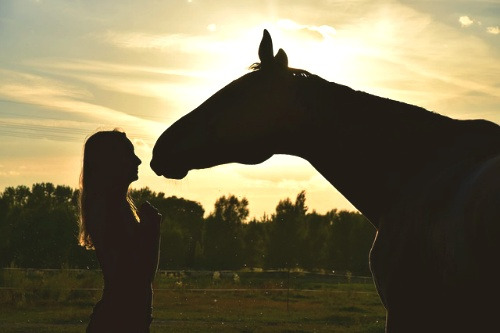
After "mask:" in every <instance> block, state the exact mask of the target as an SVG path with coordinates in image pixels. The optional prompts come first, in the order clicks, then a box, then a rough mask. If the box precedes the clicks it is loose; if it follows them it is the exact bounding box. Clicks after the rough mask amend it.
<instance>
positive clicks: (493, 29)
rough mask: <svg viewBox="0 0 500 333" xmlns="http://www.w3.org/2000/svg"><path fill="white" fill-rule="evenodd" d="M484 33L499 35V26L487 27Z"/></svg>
mask: <svg viewBox="0 0 500 333" xmlns="http://www.w3.org/2000/svg"><path fill="white" fill-rule="evenodd" d="M486 31H487V32H488V33H490V34H492V35H498V34H500V26H496V27H488V28H486Z"/></svg>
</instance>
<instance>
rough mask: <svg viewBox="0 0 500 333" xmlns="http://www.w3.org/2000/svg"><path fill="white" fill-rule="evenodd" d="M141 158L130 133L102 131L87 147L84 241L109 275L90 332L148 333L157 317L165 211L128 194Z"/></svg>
mask: <svg viewBox="0 0 500 333" xmlns="http://www.w3.org/2000/svg"><path fill="white" fill-rule="evenodd" d="M139 164H141V160H140V159H139V158H138V157H137V156H136V155H135V153H134V146H133V145H132V143H131V142H130V140H129V139H127V137H126V135H125V133H123V132H120V131H118V130H114V131H102V132H97V133H95V134H93V135H92V136H90V137H89V138H88V139H87V141H86V143H85V147H84V152H83V168H82V174H81V179H80V235H79V242H80V245H82V246H85V247H86V248H89V249H92V248H93V249H95V250H96V254H97V258H98V260H99V264H100V266H101V269H102V272H103V275H104V290H103V294H102V298H101V300H100V301H99V302H98V303H97V304H96V306H95V307H94V311H93V313H92V315H91V319H90V323H89V325H88V327H87V333H94V332H103V333H115V332H116V333H118V332H119V333H127V332H129V333H145V332H149V326H150V323H151V319H152V316H151V315H152V308H151V306H152V287H151V284H152V281H153V278H154V275H155V273H156V269H157V266H158V251H159V243H160V222H161V215H160V214H158V211H157V210H156V209H155V208H154V207H152V206H151V205H150V204H149V203H146V204H143V205H142V206H141V208H140V209H139V211H137V210H136V208H135V206H134V204H133V202H132V200H131V199H130V197H129V196H128V189H129V185H130V184H131V183H132V182H133V181H135V180H137V179H138V175H137V173H138V167H139Z"/></svg>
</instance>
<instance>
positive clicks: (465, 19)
mask: <svg viewBox="0 0 500 333" xmlns="http://www.w3.org/2000/svg"><path fill="white" fill-rule="evenodd" d="M458 21H459V22H460V24H462V27H465V28H467V27H469V26H471V25H472V24H473V23H474V21H473V20H471V19H470V17H468V16H460V18H459V19H458Z"/></svg>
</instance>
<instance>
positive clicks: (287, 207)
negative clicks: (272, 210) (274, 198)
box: [267, 191, 307, 268]
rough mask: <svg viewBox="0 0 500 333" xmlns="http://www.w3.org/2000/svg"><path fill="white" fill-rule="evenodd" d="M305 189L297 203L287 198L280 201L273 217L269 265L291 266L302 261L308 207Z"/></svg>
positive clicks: (275, 266) (299, 195) (278, 266)
mask: <svg viewBox="0 0 500 333" xmlns="http://www.w3.org/2000/svg"><path fill="white" fill-rule="evenodd" d="M305 201H306V194H305V191H302V192H300V193H299V194H298V195H297V198H296V199H295V203H292V201H291V200H290V199H289V198H287V199H285V200H282V201H280V202H279V203H278V206H277V207H276V214H275V215H273V217H272V227H271V234H270V240H269V256H268V262H267V264H268V266H269V267H274V268H291V267H295V266H298V265H299V263H300V262H301V261H302V254H303V246H304V240H305V232H306V228H305V220H306V218H305V217H306V212H307V207H306V205H305Z"/></svg>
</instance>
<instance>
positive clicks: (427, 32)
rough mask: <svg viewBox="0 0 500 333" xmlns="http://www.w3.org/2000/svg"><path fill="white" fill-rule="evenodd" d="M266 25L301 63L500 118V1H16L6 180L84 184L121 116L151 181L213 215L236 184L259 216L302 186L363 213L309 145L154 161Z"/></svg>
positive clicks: (144, 177) (441, 107) (6, 27)
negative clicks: (94, 138)
mask: <svg viewBox="0 0 500 333" xmlns="http://www.w3.org/2000/svg"><path fill="white" fill-rule="evenodd" d="M264 28H266V29H268V30H269V31H270V33H271V35H272V37H273V41H274V45H275V48H276V50H277V49H278V48H280V47H281V48H283V49H284V50H285V51H286V52H287V54H288V57H289V64H290V66H292V67H297V68H303V69H306V70H308V71H310V72H312V73H314V74H318V75H319V76H321V77H323V78H325V79H327V80H329V81H335V82H337V83H340V84H345V85H348V86H350V87H352V88H354V89H356V90H362V91H366V92H369V93H372V94H376V95H379V96H383V97H388V98H391V99H395V100H400V101H404V102H407V103H410V104H415V105H419V106H422V107H424V108H426V109H429V110H433V111H435V112H438V113H441V114H445V115H447V116H450V117H454V118H459V119H473V118H484V119H488V120H491V121H493V122H496V123H500V0H492V1H481V0H477V1H476V0H468V1H460V0H437V1H431V0H422V1H417V0H413V1H412V0H399V1H396V0H378V1H372V0H353V1H345V0H330V1H328V0H324V1H319V0H299V1H292V0H289V1H273V0H253V1H240V0H231V1H230V0H219V1H215V0H213V1H208V0H179V1H176V0H171V1H159V0H157V1H118V0H117V1H103V0H99V1H97V0H86V1H83V0H81V1H62V0H60V1H57V0H0V191H2V190H3V189H4V188H5V187H6V186H17V185H27V186H31V185H32V184H33V183H36V182H52V183H54V184H61V185H69V186H71V187H77V186H78V177H79V174H80V165H81V154H82V147H83V143H84V140H85V138H86V137H87V136H88V135H89V134H92V133H93V132H95V131H96V130H97V129H113V128H115V127H119V128H121V129H123V130H124V131H125V132H126V133H127V134H128V136H129V137H130V138H131V139H132V141H133V142H134V145H135V147H136V152H137V154H138V156H139V157H140V158H141V159H142V160H143V164H142V165H141V166H140V168H139V177H140V180H139V181H137V182H136V183H134V184H133V186H134V187H136V188H140V187H144V186H148V187H150V188H151V189H152V190H154V191H162V192H165V193H166V195H176V196H180V197H184V198H186V199H190V200H195V201H198V202H200V203H201V204H202V205H203V206H204V208H205V210H206V211H207V212H210V211H212V210H213V205H214V203H215V200H216V199H217V198H219V197H220V196H222V195H228V194H234V195H237V196H239V197H243V196H244V197H246V198H247V199H248V200H249V203H250V205H249V207H250V215H251V216H255V217H257V218H259V217H261V216H262V215H263V214H264V212H266V213H267V214H271V213H274V211H275V208H276V205H277V204H278V202H279V200H282V199H285V198H287V197H290V198H291V199H294V198H295V196H296V195H297V194H298V193H299V192H300V191H301V190H306V198H307V205H308V207H309V210H310V211H312V210H316V211H318V212H319V213H325V212H326V211H328V210H330V209H333V208H339V209H350V210H354V209H355V208H354V207H353V206H352V205H350V204H349V202H348V201H347V200H345V199H344V198H343V197H342V195H341V194H340V193H338V192H337V191H336V190H335V189H334V188H333V187H332V186H331V185H330V184H329V183H328V182H327V181H326V180H325V179H324V178H322V177H321V176H320V175H319V173H317V172H316V171H315V170H314V168H313V167H312V166H310V164H309V163H308V162H307V161H304V160H302V159H299V158H296V157H289V156H275V157H273V158H271V159H270V160H269V161H267V162H265V163H263V164H261V165H258V166H242V165H236V164H231V165H224V166H219V167H215V168H211V169H207V170H199V171H192V172H190V173H189V175H188V176H187V177H186V178H185V179H184V180H182V181H173V180H167V179H164V178H160V177H157V176H156V175H155V174H154V173H153V172H152V171H151V170H150V168H149V161H150V159H151V150H152V146H153V145H154V142H155V140H156V138H157V137H158V136H159V135H160V134H161V133H162V132H163V130H165V129H166V128H167V127H168V126H169V125H170V124H172V123H173V122H174V121H175V120H176V119H178V118H179V117H181V116H182V115H184V114H186V113H187V112H189V111H190V110H192V109H193V108H195V107H196V106H198V105H199V104H200V103H201V102H203V101H204V100H205V99H206V98H208V97H209V96H211V95H212V94H213V93H214V92H216V91H217V90H219V89H220V88H222V87H223V86H224V85H226V84H227V83H229V82H230V81H232V80H234V79H236V78H237V77H239V76H241V75H243V74H245V73H247V72H248V66H249V65H251V64H252V63H254V62H256V61H258V56H257V49H258V45H259V42H260V39H261V37H262V30H263V29H264ZM325 154H331V155H332V156H334V155H335V152H334V151H330V150H329V149H328V147H327V146H325ZM367 167H369V166H367Z"/></svg>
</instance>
